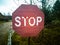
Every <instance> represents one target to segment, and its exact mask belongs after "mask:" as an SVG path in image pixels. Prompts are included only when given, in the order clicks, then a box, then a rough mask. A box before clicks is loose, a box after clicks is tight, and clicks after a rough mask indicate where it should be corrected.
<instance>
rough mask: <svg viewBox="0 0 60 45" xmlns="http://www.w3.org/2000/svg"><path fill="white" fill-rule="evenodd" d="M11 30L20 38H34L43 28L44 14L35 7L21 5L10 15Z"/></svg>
mask: <svg viewBox="0 0 60 45" xmlns="http://www.w3.org/2000/svg"><path fill="white" fill-rule="evenodd" d="M12 25H13V29H14V30H15V32H16V33H17V34H19V35H20V36H22V37H36V36H37V35H38V34H39V33H40V32H41V31H42V29H43V28H44V13H43V12H42V11H41V10H40V9H39V8H38V7H37V6H36V5H24V4H22V5H21V6H20V7H19V8H17V9H16V10H15V11H14V12H13V14H12Z"/></svg>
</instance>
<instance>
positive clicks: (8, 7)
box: [0, 0, 56, 15]
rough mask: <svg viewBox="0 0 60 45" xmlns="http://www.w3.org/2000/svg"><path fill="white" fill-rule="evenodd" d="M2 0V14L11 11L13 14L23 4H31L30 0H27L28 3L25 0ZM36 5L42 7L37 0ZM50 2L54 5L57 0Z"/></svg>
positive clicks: (0, 5)
mask: <svg viewBox="0 0 60 45" xmlns="http://www.w3.org/2000/svg"><path fill="white" fill-rule="evenodd" d="M18 1H19V2H18ZM18 1H17V0H0V12H1V13H2V14H6V15H7V14H8V13H10V14H11V15H12V13H13V12H14V11H15V10H16V9H17V8H18V7H19V6H20V5H21V4H30V0H26V1H27V3H25V0H18ZM34 1H35V3H36V5H40V7H41V3H38V2H37V0H34ZM49 2H50V3H49V4H48V5H51V6H52V5H53V4H54V3H55V2H56V0H54V1H52V0H49Z"/></svg>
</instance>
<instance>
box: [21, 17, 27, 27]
mask: <svg viewBox="0 0 60 45" xmlns="http://www.w3.org/2000/svg"><path fill="white" fill-rule="evenodd" d="M22 18H23V19H24V26H26V19H27V18H28V17H26V18H24V17H22Z"/></svg>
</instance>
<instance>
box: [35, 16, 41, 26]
mask: <svg viewBox="0 0 60 45" xmlns="http://www.w3.org/2000/svg"><path fill="white" fill-rule="evenodd" d="M41 21H42V18H41V17H37V24H36V25H37V26H38V23H39V22H41Z"/></svg>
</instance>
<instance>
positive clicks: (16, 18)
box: [15, 16, 21, 27]
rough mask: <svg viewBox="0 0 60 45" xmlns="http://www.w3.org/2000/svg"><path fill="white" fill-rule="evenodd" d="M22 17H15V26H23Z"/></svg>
mask: <svg viewBox="0 0 60 45" xmlns="http://www.w3.org/2000/svg"><path fill="white" fill-rule="evenodd" d="M20 19H21V18H20V17H19V16H17V17H15V21H16V22H17V23H15V26H17V27H19V26H21V22H20Z"/></svg>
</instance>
